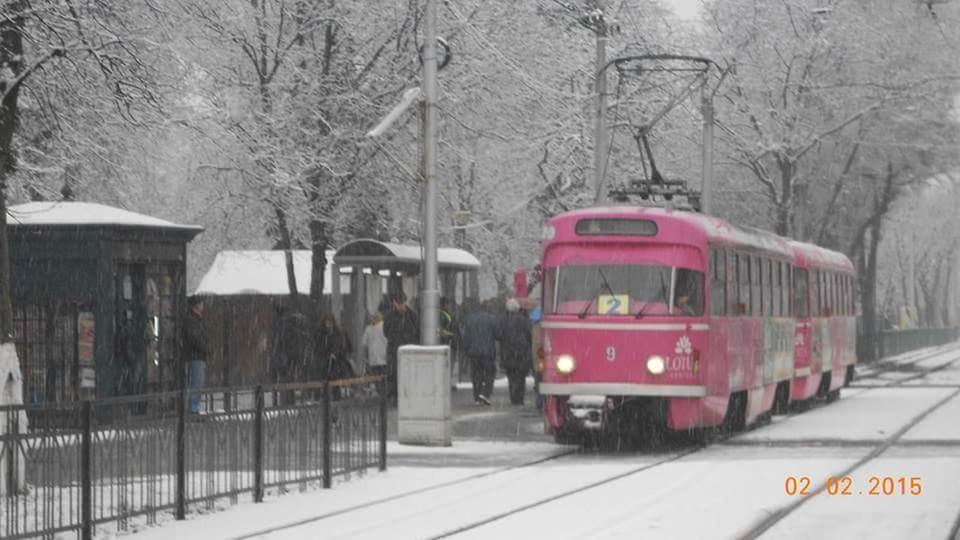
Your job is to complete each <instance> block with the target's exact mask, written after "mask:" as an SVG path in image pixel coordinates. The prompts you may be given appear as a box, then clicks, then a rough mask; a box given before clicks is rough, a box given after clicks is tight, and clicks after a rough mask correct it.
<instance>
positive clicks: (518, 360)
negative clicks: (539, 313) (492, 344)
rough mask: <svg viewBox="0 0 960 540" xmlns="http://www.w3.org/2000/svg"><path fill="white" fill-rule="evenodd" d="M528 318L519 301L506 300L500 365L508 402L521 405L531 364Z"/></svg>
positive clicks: (500, 336) (501, 320)
mask: <svg viewBox="0 0 960 540" xmlns="http://www.w3.org/2000/svg"><path fill="white" fill-rule="evenodd" d="M530 327H531V325H530V319H528V318H527V316H526V315H524V314H523V313H521V312H520V302H518V301H517V300H516V299H515V298H511V299H509V300H507V313H506V315H504V316H503V318H502V319H500V330H499V332H498V335H499V338H500V366H501V367H503V370H504V371H505V372H506V373H507V381H508V382H509V386H510V403H512V404H514V405H523V395H524V393H525V391H526V385H527V374H528V373H530V368H531V367H532V366H533V362H532V351H531V336H530Z"/></svg>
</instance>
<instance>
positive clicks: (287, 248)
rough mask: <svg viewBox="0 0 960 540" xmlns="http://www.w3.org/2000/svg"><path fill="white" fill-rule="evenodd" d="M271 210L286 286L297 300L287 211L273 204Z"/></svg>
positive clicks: (295, 276) (294, 300) (291, 295)
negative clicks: (278, 240)
mask: <svg viewBox="0 0 960 540" xmlns="http://www.w3.org/2000/svg"><path fill="white" fill-rule="evenodd" d="M273 210H274V212H275V213H276V215H277V231H278V232H279V233H280V248H281V249H283V253H284V262H285V263H286V269H287V286H288V287H289V288H290V298H292V299H293V302H294V303H297V302H298V301H299V298H298V296H299V294H300V293H299V291H298V290H297V274H296V273H294V268H293V239H292V238H291V236H290V227H289V226H288V225H287V213H286V212H284V210H283V208H280V205H278V204H276V203H275V204H274V206H273Z"/></svg>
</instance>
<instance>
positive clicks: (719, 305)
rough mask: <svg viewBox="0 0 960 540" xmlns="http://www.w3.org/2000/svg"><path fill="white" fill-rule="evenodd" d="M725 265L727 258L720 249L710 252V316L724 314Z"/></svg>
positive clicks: (725, 303) (725, 299) (725, 298)
mask: <svg viewBox="0 0 960 540" xmlns="http://www.w3.org/2000/svg"><path fill="white" fill-rule="evenodd" d="M726 263H727V258H726V255H725V253H724V252H723V250H722V249H711V250H710V314H711V315H723V314H725V313H726V305H727V297H726V296H727V295H726V286H727V280H726V272H725V270H726Z"/></svg>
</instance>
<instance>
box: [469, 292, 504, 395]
mask: <svg viewBox="0 0 960 540" xmlns="http://www.w3.org/2000/svg"><path fill="white" fill-rule="evenodd" d="M490 311H491V306H490V303H489V302H484V303H483V304H481V305H480V309H478V310H475V311H473V312H472V313H470V314H468V315H467V317H466V320H465V321H464V330H463V352H464V353H465V354H466V355H467V358H469V359H470V374H471V379H472V380H473V400H474V402H475V403H477V404H478V405H491V404H492V403H491V401H490V397H491V396H492V395H493V379H494V377H495V376H496V374H497V365H496V356H497V320H496V318H495V317H494V316H493V314H492V313H490Z"/></svg>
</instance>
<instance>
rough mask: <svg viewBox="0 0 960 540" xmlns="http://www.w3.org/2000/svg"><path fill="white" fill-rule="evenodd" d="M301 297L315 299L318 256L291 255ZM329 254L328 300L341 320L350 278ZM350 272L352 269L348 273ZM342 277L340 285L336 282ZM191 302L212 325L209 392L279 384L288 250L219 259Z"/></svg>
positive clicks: (243, 253) (307, 253)
mask: <svg viewBox="0 0 960 540" xmlns="http://www.w3.org/2000/svg"><path fill="white" fill-rule="evenodd" d="M291 255H292V257H293V274H294V277H295V279H296V283H297V292H298V293H299V295H300V297H301V298H303V299H306V298H309V295H310V276H311V273H312V271H313V261H312V254H311V252H310V250H308V249H294V250H291ZM333 255H334V251H333V250H327V252H326V258H327V261H328V263H327V266H326V269H325V271H324V279H323V296H324V297H325V298H326V299H327V300H328V301H329V304H328V305H330V306H331V308H332V310H333V312H334V313H335V314H336V315H337V317H338V318H340V317H341V309H340V305H341V302H342V300H343V299H344V298H346V299H347V301H349V298H350V292H351V291H350V284H349V278H348V276H346V275H342V274H341V270H340V269H339V268H337V267H336V265H335V264H334V263H333ZM344 270H345V271H349V270H350V269H349V268H347V269H344ZM334 275H336V276H339V279H337V280H334V279H333V276H334ZM191 296H194V297H199V298H201V299H202V300H203V303H204V306H205V307H204V312H203V318H204V322H205V323H206V325H207V332H208V339H209V342H208V343H209V351H208V357H207V385H208V386H250V385H255V384H266V383H273V382H276V378H275V376H272V374H271V372H270V356H271V354H272V352H273V351H274V350H275V349H276V347H277V340H278V336H277V334H279V330H278V326H279V323H280V318H281V317H282V315H283V313H284V312H285V308H286V307H289V306H288V302H289V298H290V283H289V281H288V279H287V264H286V251H284V250H225V251H221V252H219V253H217V256H216V258H215V259H214V260H213V263H212V264H211V265H210V268H209V269H208V270H207V272H206V273H205V274H204V275H203V278H201V279H200V284H199V285H197V288H196V290H195V291H194V292H193V294H192V295H191Z"/></svg>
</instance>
